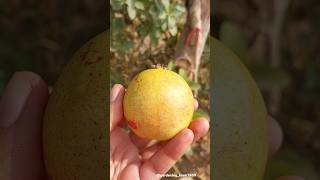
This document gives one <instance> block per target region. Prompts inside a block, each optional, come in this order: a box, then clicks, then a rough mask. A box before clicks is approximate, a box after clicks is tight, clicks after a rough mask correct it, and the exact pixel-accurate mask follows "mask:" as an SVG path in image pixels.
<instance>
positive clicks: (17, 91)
mask: <svg viewBox="0 0 320 180" xmlns="http://www.w3.org/2000/svg"><path fill="white" fill-rule="evenodd" d="M39 81H40V78H38V76H36V75H35V74H33V73H29V72H17V73H15V74H14V75H13V76H12V78H11V79H10V81H9V83H8V85H7V86H6V88H5V89H4V92H3V93H2V95H1V99H0V127H2V128H7V127H10V126H11V125H12V124H14V122H15V121H16V120H17V119H18V117H19V115H20V113H21V111H22V110H23V108H24V105H25V103H26V101H27V99H28V96H29V94H30V93H31V91H32V88H33V87H34V86H36V85H37V84H38V83H39Z"/></svg>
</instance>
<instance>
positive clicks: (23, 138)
mask: <svg viewBox="0 0 320 180" xmlns="http://www.w3.org/2000/svg"><path fill="white" fill-rule="evenodd" d="M48 97H49V92H48V87H47V85H46V83H45V82H44V81H43V80H42V79H41V78H40V77H39V76H38V75H36V74H34V73H31V72H18V73H15V74H14V75H13V77H12V78H11V80H10V81H9V83H8V85H7V87H6V88H5V90H4V92H3V94H2V96H1V99H0V179H3V180H43V179H45V168H44V165H43V159H42V143H41V141H42V139H41V129H42V127H41V126H42V118H43V114H44V110H45V107H46V104H47V101H48Z"/></svg>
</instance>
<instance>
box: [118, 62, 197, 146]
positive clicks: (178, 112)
mask: <svg viewBox="0 0 320 180" xmlns="http://www.w3.org/2000/svg"><path fill="white" fill-rule="evenodd" d="M193 103H194V99H193V95H192V91H191V89H190V87H189V85H188V84H187V82H186V81H185V80H184V79H183V78H182V77H181V76H180V75H178V74H177V73H175V72H173V71H170V70H166V69H164V68H156V69H148V70H145V71H142V72H141V73H139V74H138V75H136V76H135V77H134V78H133V80H132V81H131V82H130V84H129V86H128V89H127V91H126V93H125V96H124V100H123V110H124V116H125V118H126V120H127V122H128V124H129V127H130V128H131V129H132V131H133V132H134V133H135V134H137V135H138V136H140V137H142V138H145V139H157V140H168V139H170V138H172V137H173V136H175V135H176V134H177V133H178V132H180V131H181V130H182V129H184V128H186V127H188V126H189V124H190V122H191V120H192V115H193V110H194V107H193Z"/></svg>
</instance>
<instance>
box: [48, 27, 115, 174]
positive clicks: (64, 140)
mask: <svg viewBox="0 0 320 180" xmlns="http://www.w3.org/2000/svg"><path fill="white" fill-rule="evenodd" d="M107 42H109V35H107V33H106V32H105V33H102V34H100V35H98V36H97V37H95V38H94V39H92V40H90V41H89V42H88V43H86V44H85V45H84V46H83V47H82V48H81V49H80V50H79V51H78V52H77V53H76V54H75V55H74V57H73V58H72V59H71V61H70V63H69V64H68V65H67V66H66V67H65V69H64V71H63V72H62V74H61V76H60V78H59V79H58V81H57V83H56V84H55V86H54V89H53V92H52V94H51V96H50V99H49V104H48V106H47V109H46V112H45V118H44V122H43V150H44V160H45V166H46V169H47V173H48V176H49V179H50V180H71V179H72V180H89V179H90V180H103V179H107V178H108V175H107V169H108V168H109V167H108V164H109V163H108V161H109V154H108V153H107V152H108V149H107V148H108V145H107V143H108V142H109V137H108V136H107V131H109V129H108V122H107V119H108V116H109V114H108V106H107V104H108V100H107V94H108V88H109V86H108V85H109V84H108V80H107V72H108V71H107V68H108V66H107V60H106V56H107V51H108V49H107Z"/></svg>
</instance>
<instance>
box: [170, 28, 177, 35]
mask: <svg viewBox="0 0 320 180" xmlns="http://www.w3.org/2000/svg"><path fill="white" fill-rule="evenodd" d="M169 32H170V34H171V35H172V36H176V35H177V33H178V28H177V26H174V27H170V28H169Z"/></svg>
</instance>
